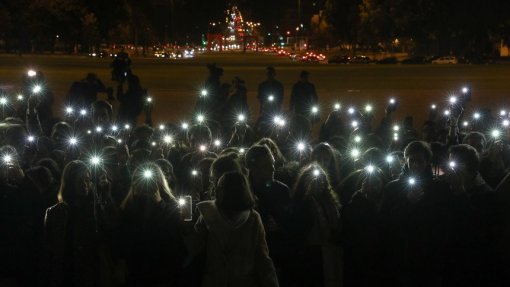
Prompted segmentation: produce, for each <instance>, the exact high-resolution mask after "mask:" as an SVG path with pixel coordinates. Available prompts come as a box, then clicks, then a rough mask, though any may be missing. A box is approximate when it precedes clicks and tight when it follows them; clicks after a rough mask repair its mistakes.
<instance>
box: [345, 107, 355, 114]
mask: <svg viewBox="0 0 510 287" xmlns="http://www.w3.org/2000/svg"><path fill="white" fill-rule="evenodd" d="M355 111H356V110H355V109H354V108H352V107H351V108H349V109H348V110H347V112H348V113H349V115H352V114H354V112H355Z"/></svg>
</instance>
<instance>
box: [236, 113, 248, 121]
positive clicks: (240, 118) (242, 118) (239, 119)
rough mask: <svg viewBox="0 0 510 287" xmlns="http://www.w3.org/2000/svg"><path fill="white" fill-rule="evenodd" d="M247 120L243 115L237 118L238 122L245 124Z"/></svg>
mask: <svg viewBox="0 0 510 287" xmlns="http://www.w3.org/2000/svg"><path fill="white" fill-rule="evenodd" d="M245 119H246V117H245V116H244V115H243V114H239V115H238V116H237V120H238V121H240V122H244V120H245Z"/></svg>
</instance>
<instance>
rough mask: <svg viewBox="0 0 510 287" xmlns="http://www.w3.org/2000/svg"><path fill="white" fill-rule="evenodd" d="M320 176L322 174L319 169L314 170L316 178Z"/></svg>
mask: <svg viewBox="0 0 510 287" xmlns="http://www.w3.org/2000/svg"><path fill="white" fill-rule="evenodd" d="M320 174H321V172H320V171H319V170H318V169H314V170H313V175H314V176H319V175H320Z"/></svg>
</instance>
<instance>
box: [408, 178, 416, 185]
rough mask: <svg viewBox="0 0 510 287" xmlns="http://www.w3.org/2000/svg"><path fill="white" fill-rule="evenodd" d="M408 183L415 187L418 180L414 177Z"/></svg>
mask: <svg viewBox="0 0 510 287" xmlns="http://www.w3.org/2000/svg"><path fill="white" fill-rule="evenodd" d="M408 182H409V185H415V184H416V179H415V178H414V177H410V178H409V181H408Z"/></svg>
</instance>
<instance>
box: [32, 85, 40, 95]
mask: <svg viewBox="0 0 510 287" xmlns="http://www.w3.org/2000/svg"><path fill="white" fill-rule="evenodd" d="M41 91H42V87H41V86H40V85H35V86H34V88H33V89H32V92H33V93H34V94H37V93H39V92H41Z"/></svg>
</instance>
